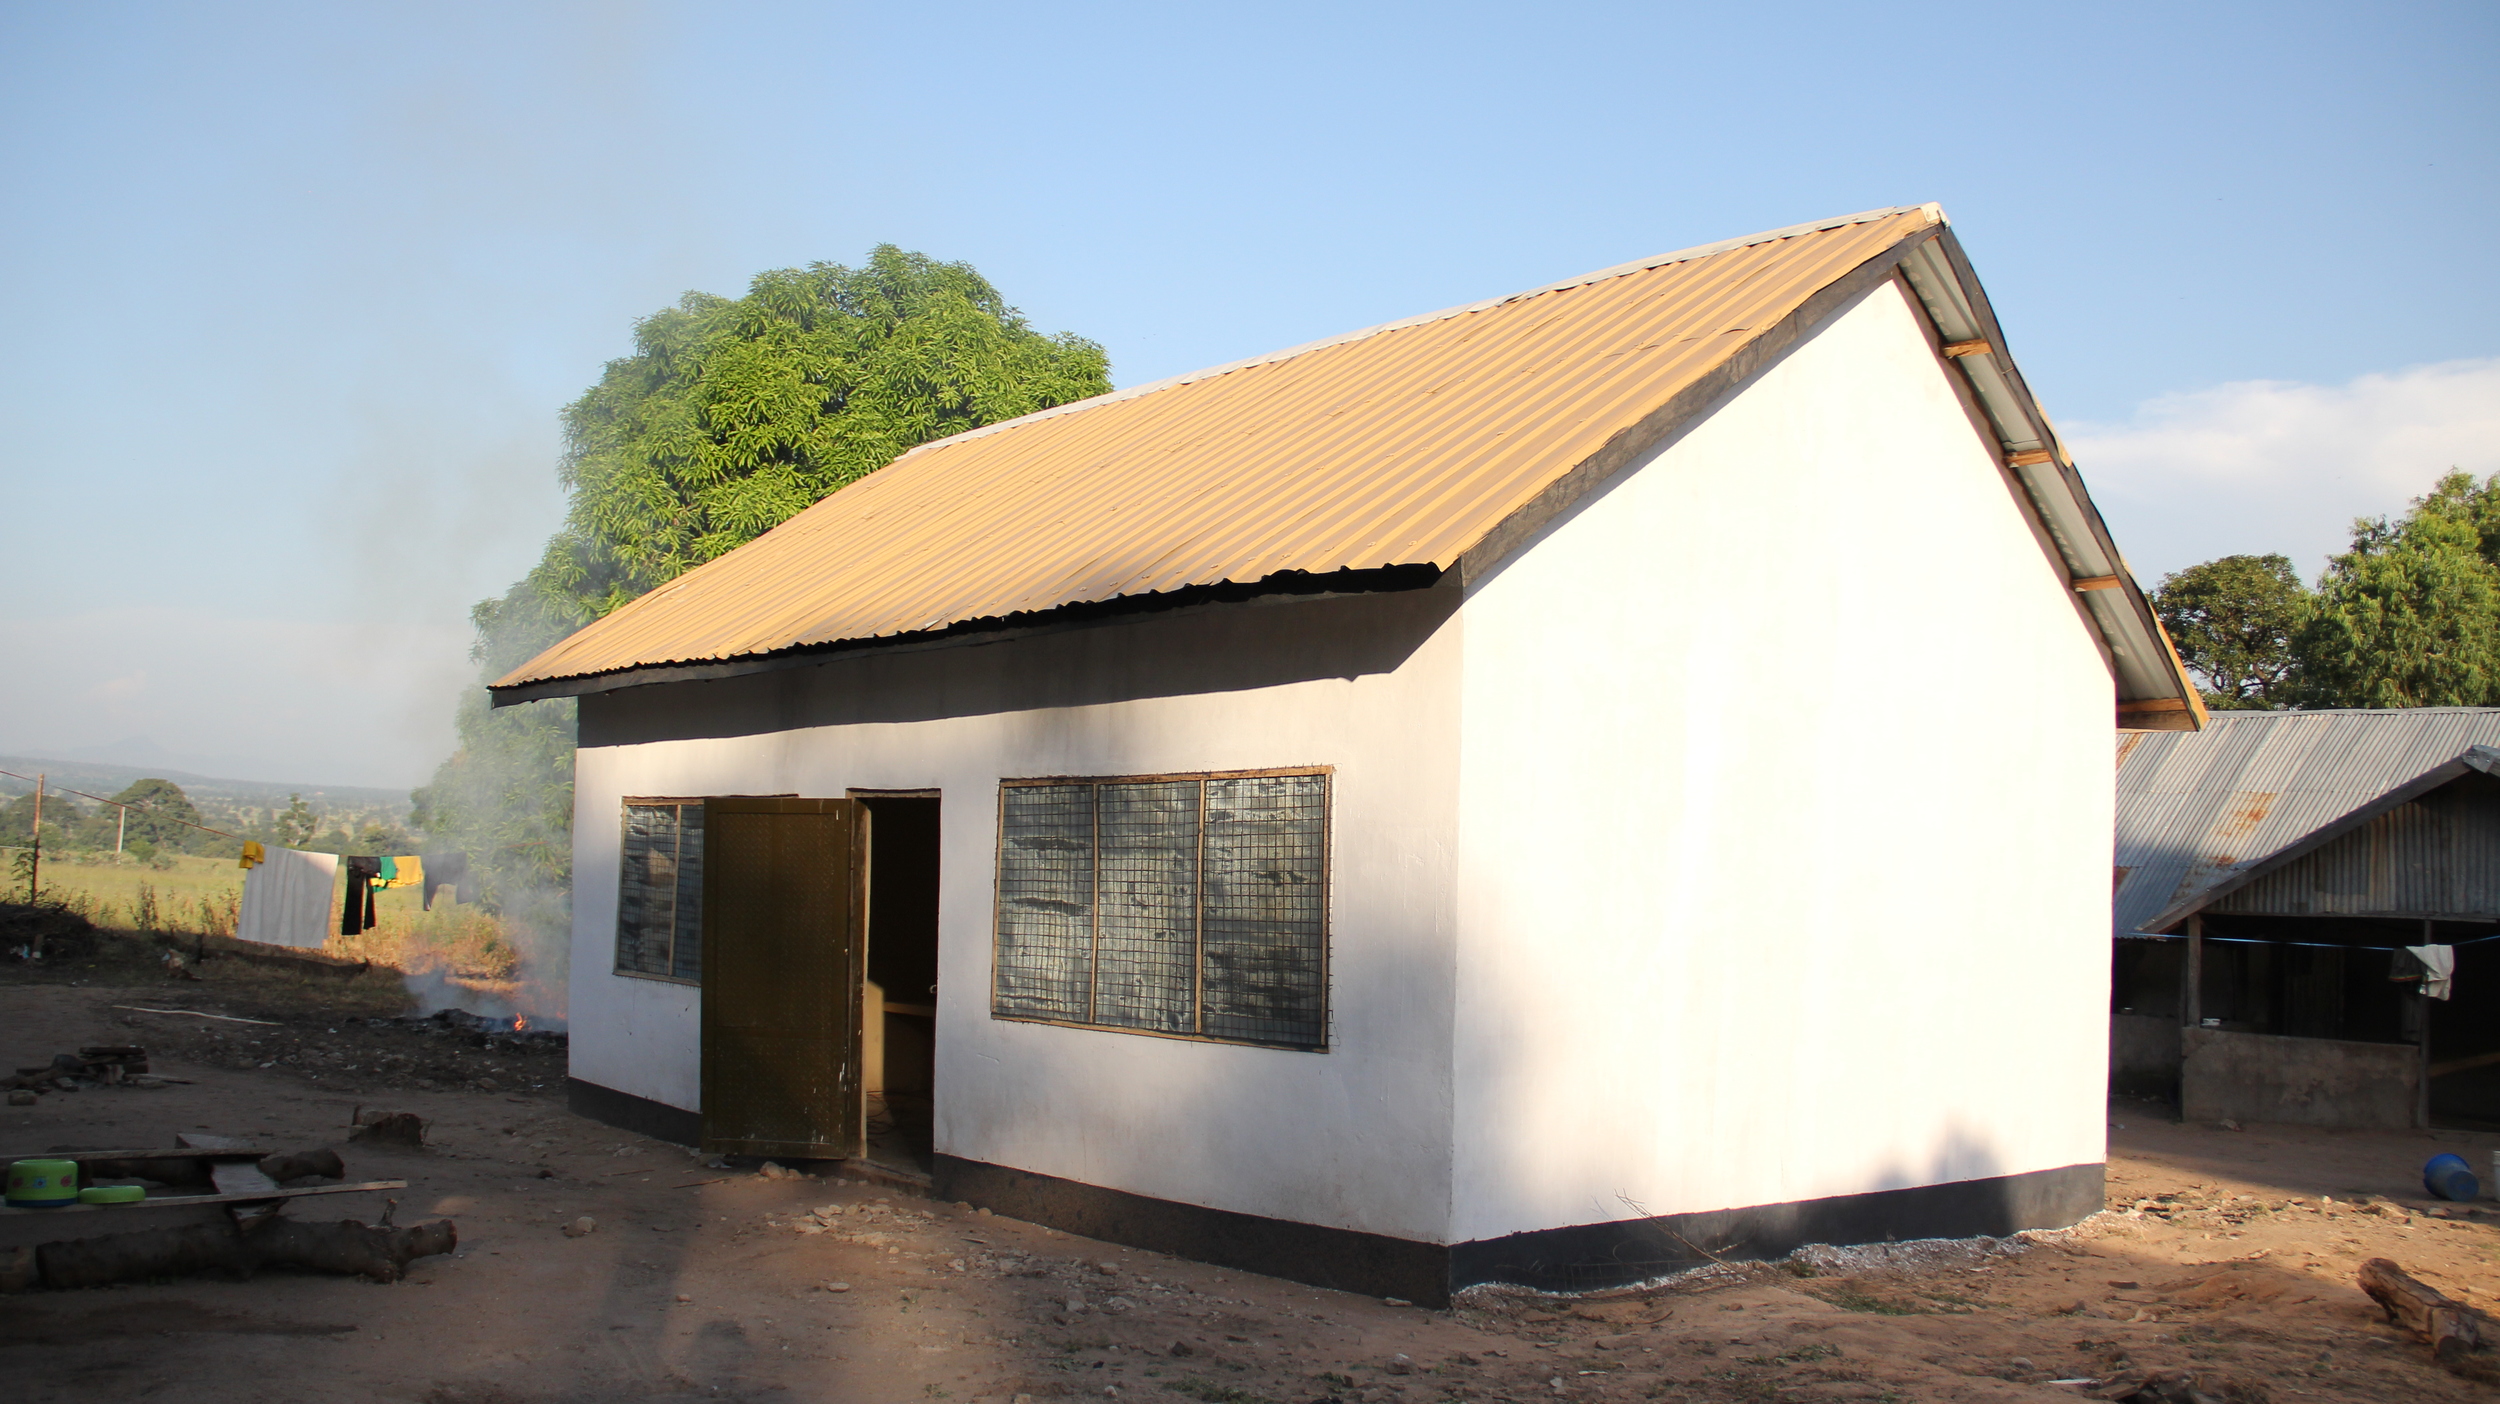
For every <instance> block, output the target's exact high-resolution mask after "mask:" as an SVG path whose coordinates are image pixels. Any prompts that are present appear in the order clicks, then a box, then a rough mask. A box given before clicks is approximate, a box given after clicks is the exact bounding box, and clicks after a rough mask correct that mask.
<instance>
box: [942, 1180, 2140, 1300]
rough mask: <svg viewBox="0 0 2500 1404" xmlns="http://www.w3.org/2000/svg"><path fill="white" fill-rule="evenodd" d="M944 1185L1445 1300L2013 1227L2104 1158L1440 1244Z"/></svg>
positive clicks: (1000, 1208) (1094, 1192)
mask: <svg viewBox="0 0 2500 1404" xmlns="http://www.w3.org/2000/svg"><path fill="white" fill-rule="evenodd" d="M936 1180H937V1194H938V1197H939V1198H940V1199H957V1200H963V1201H965V1202H967V1203H971V1204H976V1205H980V1206H982V1207H984V1208H987V1209H991V1210H994V1211H996V1212H998V1213H1001V1214H1007V1215H1011V1216H1013V1217H1015V1218H1019V1219H1024V1220H1028V1221H1030V1222H1033V1223H1039V1224H1048V1225H1050V1226H1051V1227H1052V1228H1056V1229H1062V1230H1064V1231H1066V1232H1069V1233H1076V1234H1083V1235H1084V1236H1086V1237H1088V1238H1098V1239H1102V1240H1104V1241H1106V1242H1110V1243H1125V1244H1127V1245H1129V1246H1130V1247H1132V1248H1146V1249H1151V1250H1153V1251H1155V1252H1158V1253H1170V1254H1173V1255H1174V1256H1176V1257H1183V1258H1194V1259H1197V1260H1199V1261H1201V1262H1210V1263H1221V1264H1223V1265H1225V1266H1227V1267H1236V1268H1242V1269H1245V1270H1247V1271H1250V1272H1261V1273H1266V1274H1268V1275H1270V1276H1273V1277H1283V1278H1289V1279H1291V1280H1293V1281H1295V1282H1307V1283H1310V1284H1311V1285H1313V1286H1315V1287H1334V1288H1337V1289H1339V1290H1341V1291H1347V1292H1360V1293H1363V1294H1364V1295H1366V1296H1374V1297H1404V1298H1406V1299H1407V1300H1408V1301H1411V1302H1419V1303H1422V1304H1424V1305H1427V1306H1442V1305H1445V1304H1447V1303H1448V1301H1449V1299H1450V1295H1451V1294H1452V1293H1453V1292H1456V1291H1458V1290H1459V1289H1461V1288H1465V1287H1471V1286H1474V1285H1475V1284H1477V1283H1479V1282H1509V1283H1516V1284H1518V1285H1520V1286H1523V1287H1535V1288H1539V1289H1541V1290H1545V1291H1551V1292H1585V1291H1593V1290H1596V1289H1598V1288H1601V1287H1619V1286H1623V1285H1624V1284H1626V1283H1632V1282H1640V1281H1644V1280H1646V1279H1649V1278H1653V1277H1660V1276H1663V1275H1665V1274H1667V1273H1671V1272H1681V1271H1683V1270H1685V1269H1687V1268H1695V1267H1699V1266H1701V1265H1702V1264H1704V1263H1706V1262H1709V1261H1711V1260H1712V1259H1713V1258H1735V1259H1770V1258H1781V1257H1786V1256H1787V1255H1788V1254H1790V1253H1792V1252H1795V1251H1796V1250H1797V1249H1799V1248H1802V1247H1804V1246H1806V1245H1807V1244H1809V1243H1829V1244H1834V1245H1843V1246H1845V1245H1849V1244H1860V1243H1885V1242H1895V1241H1900V1240H1904V1239H1913V1238H1971V1237H1976V1236H1978V1235H1981V1234H1986V1235H1989V1236H1991V1237H2003V1236H2004V1235H2006V1234H2010V1233H2016V1232H2019V1231H2021V1230H2023V1229H2034V1228H2063V1227H2065V1226H2066V1225H2068V1224H2071V1223H2074V1222H2076V1221H2078V1220H2080V1219H2082V1218H2084V1217H2085V1216H2086V1215H2089V1214H2092V1213H2095V1212H2097V1211H2098V1210H2099V1209H2100V1208H2101V1203H2102V1191H2103V1186H2102V1167H2101V1166H2099V1165H2097V1164H2094V1165H2069V1166H2066V1167H2064V1168H2062V1169H2057V1170H2036V1171H2032V1172H2030V1173H2028V1174H2022V1175H2000V1176H1997V1177H1995V1178H1993V1179H1986V1180H1963V1181H1958V1182H1956V1183H1953V1184H1947V1185H1923V1186H1920V1187H1918V1188H1916V1189H1901V1190H1879V1191H1876V1192H1874V1193H1871V1194H1852V1195H1841V1196H1837V1197H1834V1198H1831V1199H1816V1200H1807V1201H1803V1202H1800V1203H1794V1204H1765V1205H1759V1206H1756V1207H1754V1208H1750V1209H1724V1210H1717V1211H1714V1212H1710V1213H1703V1214H1669V1215H1665V1216H1663V1217H1659V1218H1650V1219H1625V1220H1620V1221H1617V1222H1614V1223H1605V1224H1580V1225H1575V1226H1573V1227H1570V1228H1558V1229H1543V1230H1539V1231H1537V1232H1534V1233H1516V1234H1511V1235H1509V1236H1507V1237H1503V1238H1491V1239H1482V1240H1479V1241H1476V1242H1471V1243H1460V1244H1456V1245H1453V1246H1449V1247H1444V1246H1442V1245H1440V1244H1436V1243H1415V1242H1410V1241H1408V1240H1406V1239H1402V1238H1388V1237H1384V1236H1382V1235H1380V1234H1373V1233H1358V1232H1355V1231H1354V1230H1351V1229H1335V1228H1322V1227H1320V1226H1318V1225H1316V1224H1297V1223H1291V1222H1288V1221H1286V1220H1282V1219H1267V1218H1261V1217H1259V1216H1257V1215H1254V1214H1236V1213H1233V1212H1231V1211H1229V1210H1223V1209H1208V1208H1203V1207H1201V1206H1198V1205H1194V1204H1179V1203H1175V1202H1173V1201H1171V1200H1168V1199H1150V1198H1147V1197H1146V1196H1144V1195H1136V1194H1129V1193H1126V1192H1124V1191H1121V1190H1112V1189H1103V1188H1101V1187H1099V1186H1095V1185H1086V1184H1079V1183H1077V1182H1076V1181H1074V1180H1063V1179H1060V1178H1058V1177H1056V1176H1053V1175H1037V1174H1034V1173H1032V1172H1031V1171H1026V1170H1014V1169H1009V1168H1008V1167H1006V1166H1003V1165H991V1164H987V1163H985V1162H982V1161H978V1160H963V1159H960V1158H958V1157H955V1156H951V1155H940V1156H939V1157H937V1175H936Z"/></svg>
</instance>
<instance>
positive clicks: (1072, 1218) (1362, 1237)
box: [935, 1155, 1450, 1306]
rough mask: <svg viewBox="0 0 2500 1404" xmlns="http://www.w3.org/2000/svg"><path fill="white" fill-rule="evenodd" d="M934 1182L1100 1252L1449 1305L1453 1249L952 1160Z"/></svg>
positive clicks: (942, 1162)
mask: <svg viewBox="0 0 2500 1404" xmlns="http://www.w3.org/2000/svg"><path fill="white" fill-rule="evenodd" d="M935 1178H936V1180H937V1197H938V1198H940V1199H954V1200H961V1201H963V1202H965V1203H967V1204H973V1205H978V1206H980V1207H982V1208H985V1209H989V1210H992V1211H993V1212H996V1213H1000V1214H1005V1215H1008V1216H1010V1217H1012V1218H1018V1219H1023V1220H1026V1221H1027V1222H1030V1223H1036V1224H1048V1225H1050V1226H1051V1227H1052V1228H1055V1229H1060V1230H1064V1231H1065V1232H1068V1233H1076V1234H1083V1235H1084V1236H1085V1237H1087V1238H1099V1239H1101V1240H1103V1241H1104V1242H1107V1243H1125V1244H1127V1245H1128V1246H1130V1247H1131V1248H1147V1249H1151V1250H1153V1251H1154V1252H1157V1253H1170V1254H1172V1255H1173V1256H1174V1257H1180V1258H1194V1259H1196V1260H1197V1261H1199V1262H1202V1263H1221V1264H1223V1265H1224V1266H1226V1267H1236V1268H1241V1269H1244V1270H1246V1271H1249V1272H1263V1273H1266V1274H1267V1275H1268V1276H1270V1277H1283V1278H1289V1279H1291V1280H1293V1281H1295V1282H1308V1283H1310V1284H1311V1285H1312V1286H1314V1287H1334V1288H1336V1289H1337V1290H1339V1291H1343V1292H1360V1293H1362V1294H1363V1295H1365V1296H1369V1297H1404V1298H1406V1299H1407V1300H1408V1301H1410V1302H1424V1303H1427V1304H1429V1305H1432V1306H1440V1305H1442V1304H1443V1303H1445V1302H1447V1301H1448V1300H1449V1295H1450V1287H1449V1252H1450V1250H1448V1249H1447V1248H1444V1247H1442V1246H1440V1245H1439V1244H1436V1243H1415V1242H1410V1241H1409V1240H1407V1239H1403V1238H1389V1237H1385V1236H1383V1235H1381V1234H1376V1233H1358V1232H1356V1231H1354V1230H1353V1229H1338V1228H1323V1227H1321V1226H1319V1225H1317V1224H1297V1223H1293V1222H1291V1221H1290V1220H1286V1219H1265V1218H1261V1217H1259V1216H1258V1215H1256V1214H1236V1213H1233V1212H1232V1211H1230V1210H1227V1209H1208V1208H1205V1207H1204V1206H1201V1205H1196V1204H1179V1203H1175V1202H1173V1201H1172V1200H1169V1199H1149V1198H1147V1197H1146V1196H1144V1195H1142V1194H1129V1193H1127V1192H1125V1191H1122V1190H1114V1189H1103V1188H1101V1187H1100V1186H1097V1185H1087V1184H1079V1183H1078V1182H1076V1181H1074V1180H1062V1179H1060V1178H1058V1177H1057V1176H1055V1175H1036V1174H1034V1173H1032V1172H1031V1171H1028V1170H1011V1169H1009V1168H1007V1167H1006V1166H1004V1165H991V1164H989V1163H987V1162H986V1161H979V1160H962V1159H958V1158H957V1157H955V1156H951V1155H940V1156H938V1157H937V1173H936V1176H935Z"/></svg>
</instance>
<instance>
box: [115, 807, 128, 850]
mask: <svg viewBox="0 0 2500 1404" xmlns="http://www.w3.org/2000/svg"><path fill="white" fill-rule="evenodd" d="M113 812H114V815H115V818H114V820H113V856H114V857H116V858H119V857H120V856H122V833H123V831H124V830H126V829H128V828H129V827H130V806H129V805H126V804H117V805H114V806H113Z"/></svg>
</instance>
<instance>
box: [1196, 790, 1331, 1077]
mask: <svg viewBox="0 0 2500 1404" xmlns="http://www.w3.org/2000/svg"><path fill="white" fill-rule="evenodd" d="M1327 836H1328V777H1327V776H1324V775H1261V776H1244V777H1240V778H1237V779H1231V780H1209V781H1208V782H1207V857H1206V884H1207V899H1206V915H1205V923H1206V1029H1205V1032H1206V1033H1207V1034H1208V1035H1209V1036H1210V1037H1214V1038H1238V1039H1245V1040H1249V1041H1252V1042H1257V1043H1285V1044H1293V1045H1297V1046H1300V1047H1308V1048H1316V1047H1319V1046H1320V1045H1322V1044H1323V1043H1325V1042H1326V1041H1327V1030H1326V1028H1325V1027H1324V1019H1325V1012H1324V1011H1325V1010H1326V1007H1327V991H1326V988H1325V970H1326V966H1325V961H1324V951H1323V943H1324V941H1325V935H1326V929H1327V910H1326V904H1327V884H1326V881H1325V878H1326V869H1325V864H1326V860H1327Z"/></svg>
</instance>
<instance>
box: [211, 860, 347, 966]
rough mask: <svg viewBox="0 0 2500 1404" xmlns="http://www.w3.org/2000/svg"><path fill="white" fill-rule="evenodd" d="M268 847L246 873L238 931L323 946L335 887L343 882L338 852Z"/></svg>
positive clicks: (250, 937) (282, 942) (269, 941)
mask: <svg viewBox="0 0 2500 1404" xmlns="http://www.w3.org/2000/svg"><path fill="white" fill-rule="evenodd" d="M264 853H265V856H264V857H263V858H262V860H261V862H260V863H258V864H257V865H255V866H254V867H253V868H252V869H251V871H249V872H247V873H245V874H244V875H243V909H242V911H241V912H239V913H238V914H237V915H236V917H235V922H234V934H235V935H236V937H238V938H239V939H241V940H245V941H259V942H261V943H262V944H264V945H271V946H305V947H310V948H311V949H313V950H319V949H321V946H322V944H323V943H324V942H326V941H328V940H329V939H330V893H331V889H333V888H335V887H336V886H338V876H339V856H338V855H337V854H335V853H306V852H304V851H303V850H301V849H296V848H271V849H267V850H265V851H264Z"/></svg>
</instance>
